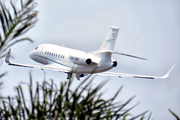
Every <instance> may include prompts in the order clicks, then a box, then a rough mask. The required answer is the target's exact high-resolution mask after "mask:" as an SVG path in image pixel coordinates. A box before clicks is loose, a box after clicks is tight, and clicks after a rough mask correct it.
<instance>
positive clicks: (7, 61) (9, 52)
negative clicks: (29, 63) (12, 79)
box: [5, 49, 11, 63]
mask: <svg viewBox="0 0 180 120" xmlns="http://www.w3.org/2000/svg"><path fill="white" fill-rule="evenodd" d="M10 54H11V49H9V51H8V53H7V55H6V59H5V62H6V63H10V61H9V57H10Z"/></svg>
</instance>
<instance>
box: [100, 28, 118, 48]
mask: <svg viewBox="0 0 180 120" xmlns="http://www.w3.org/2000/svg"><path fill="white" fill-rule="evenodd" d="M111 29H112V32H111V33H110V35H109V36H108V37H107V39H106V40H105V41H104V43H103V44H102V46H101V47H100V49H99V51H101V50H113V49H114V45H115V42H116V38H117V35H118V31H119V28H118V27H114V26H112V27H111Z"/></svg>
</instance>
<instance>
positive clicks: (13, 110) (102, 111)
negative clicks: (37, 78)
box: [0, 75, 151, 120]
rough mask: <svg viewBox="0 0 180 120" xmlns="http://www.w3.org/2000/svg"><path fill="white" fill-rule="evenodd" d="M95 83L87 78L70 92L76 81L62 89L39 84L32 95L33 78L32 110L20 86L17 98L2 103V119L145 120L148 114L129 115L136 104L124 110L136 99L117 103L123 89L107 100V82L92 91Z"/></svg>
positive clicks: (70, 82) (17, 88)
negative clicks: (138, 119) (104, 87)
mask: <svg viewBox="0 0 180 120" xmlns="http://www.w3.org/2000/svg"><path fill="white" fill-rule="evenodd" d="M93 79H94V78H90V76H88V77H87V78H86V79H85V80H83V81H82V82H81V83H80V84H79V85H78V86H77V87H76V88H75V89H74V90H72V89H71V85H72V83H73V78H71V79H70V80H69V81H65V82H61V84H60V87H59V88H58V87H57V85H56V84H55V83H54V82H53V80H51V83H48V82H47V81H43V83H42V85H40V84H39V83H37V86H36V91H35V93H33V90H32V89H33V87H32V77H31V75H30V84H28V88H29V94H30V100H31V104H30V107H29V108H28V107H27V104H26V101H25V98H24V93H23V90H22V86H21V85H19V86H18V87H16V90H17V95H16V96H15V97H14V98H11V97H8V98H7V100H5V99H3V100H2V103H3V105H0V106H1V108H0V117H1V118H3V119H9V118H11V119H41V120H45V119H50V120H52V119H55V120H57V119H58V120H66V119H68V120H104V119H106V120H112V119H118V120H122V119H123V120H125V119H126V118H128V119H131V120H133V119H136V118H139V117H140V119H144V118H145V114H146V113H147V112H148V111H145V112H143V113H141V114H139V115H136V116H134V117H132V115H131V114H130V113H129V111H130V110H132V109H133V108H134V107H136V106H137V104H136V105H134V106H132V107H131V108H128V109H127V108H125V107H126V106H127V105H128V104H129V103H130V102H131V101H132V99H133V98H134V97H132V98H130V99H129V100H127V101H126V102H124V103H120V102H117V103H115V102H114V100H115V98H116V97H117V95H118V94H119V92H120V91H121V90H122V87H120V88H119V89H118V91H117V92H116V93H115V94H114V96H112V97H111V98H110V99H108V100H105V99H103V98H102V93H99V90H100V89H101V88H102V87H103V86H104V85H105V84H106V83H107V81H103V82H101V83H100V84H99V85H97V86H96V87H92V81H93ZM12 103H13V104H12ZM150 115H151V114H150ZM149 118H150V116H149V117H148V119H149Z"/></svg>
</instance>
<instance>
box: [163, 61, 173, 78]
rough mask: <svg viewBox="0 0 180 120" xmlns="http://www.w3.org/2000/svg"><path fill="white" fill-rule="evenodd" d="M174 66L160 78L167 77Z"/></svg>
mask: <svg viewBox="0 0 180 120" xmlns="http://www.w3.org/2000/svg"><path fill="white" fill-rule="evenodd" d="M175 66H176V64H174V65H173V66H172V67H171V69H170V70H169V71H168V72H167V73H166V75H164V76H162V77H161V78H167V77H169V74H170V73H171V71H172V70H173V69H174V67H175Z"/></svg>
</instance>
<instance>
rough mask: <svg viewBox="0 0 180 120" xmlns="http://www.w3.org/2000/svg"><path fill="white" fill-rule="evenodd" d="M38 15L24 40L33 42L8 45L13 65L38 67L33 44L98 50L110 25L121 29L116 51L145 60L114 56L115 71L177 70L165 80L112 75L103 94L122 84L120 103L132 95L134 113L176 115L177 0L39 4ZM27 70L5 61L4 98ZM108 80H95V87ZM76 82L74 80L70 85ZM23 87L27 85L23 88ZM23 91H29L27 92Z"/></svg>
mask: <svg viewBox="0 0 180 120" xmlns="http://www.w3.org/2000/svg"><path fill="white" fill-rule="evenodd" d="M37 10H38V11H39V15H38V19H39V21H38V22H37V24H36V26H35V27H34V28H33V29H31V30H30V31H29V32H28V33H27V34H25V35H24V36H28V37H30V38H32V39H33V40H34V41H35V43H33V44H29V43H27V42H24V43H20V44H18V45H15V46H14V47H12V55H13V56H14V57H15V59H12V60H11V61H13V62H16V63H28V64H38V63H35V62H34V61H32V60H31V59H30V58H29V53H30V52H31V50H33V49H34V48H35V47H36V46H37V45H39V44H44V43H51V44H57V45H63V44H64V45H65V46H66V47H70V48H74V49H78V50H82V51H95V50H98V49H99V47H100V46H101V44H102V43H103V41H104V40H105V38H106V37H107V36H108V34H109V33H110V31H111V29H110V26H117V27H119V28H120V30H119V34H118V38H117V41H116V45H115V48H114V50H115V51H117V52H124V53H128V54H132V55H136V56H140V57H145V58H147V59H148V60H146V61H144V60H139V59H134V58H130V57H126V56H120V55H113V58H114V59H116V60H117V61H118V67H117V68H114V69H113V70H112V71H114V72H122V73H131V74H141V75H154V76H162V75H164V74H165V73H166V72H167V71H168V70H169V69H170V68H171V67H172V66H173V65H174V64H176V67H175V68H174V70H173V71H172V73H171V74H170V76H169V78H167V79H156V80H152V81H151V80H143V79H134V78H121V79H120V78H117V77H112V78H111V80H110V81H109V82H108V83H107V84H106V86H105V87H104V88H103V90H102V91H105V93H106V94H105V95H104V98H108V97H109V96H112V93H115V91H116V90H117V89H118V88H119V87H120V86H122V85H123V86H124V87H123V89H122V91H121V93H120V95H119V96H118V98H117V100H118V101H125V100H127V99H128V98H130V97H132V96H134V95H136V98H135V99H134V100H133V102H132V103H131V104H130V105H134V104H136V103H137V102H140V103H141V104H140V105H139V106H137V107H136V108H135V109H134V110H132V114H133V115H137V114H138V113H141V112H143V111H145V110H150V111H153V114H152V119H158V120H161V119H173V116H172V115H171V114H170V113H169V111H168V108H171V109H172V110H173V111H174V112H175V113H177V114H179V113H180V102H179V101H180V92H179V91H180V87H179V84H180V80H179V79H180V77H179V72H180V67H179V65H180V64H179V63H180V34H179V33H180V22H179V21H180V14H179V12H180V2H179V0H171V1H169V0H159V1H156V0H146V1H143V0H111V1H110V0H99V1H94V0H91V1H87V0H72V1H67V0H53V1H50V0H38V7H37ZM29 70H30V69H27V68H18V67H11V66H8V65H7V64H5V63H3V65H2V66H1V71H0V72H3V71H8V72H9V74H8V75H7V76H6V77H4V78H3V82H4V85H3V89H2V90H1V91H2V92H1V93H2V95H4V96H6V95H11V96H13V95H15V93H16V92H15V91H14V87H15V86H17V85H18V84H19V82H20V81H24V82H26V81H27V82H29V79H28V78H29V77H28V74H29ZM32 73H33V80H34V85H35V83H36V82H37V81H38V82H41V81H42V80H43V78H44V72H43V71H41V70H36V69H33V70H32ZM46 78H47V79H49V78H53V79H54V81H55V82H56V83H57V84H59V82H60V81H66V74H64V73H59V72H54V71H46ZM105 78H106V77H103V76H102V77H101V76H98V77H96V78H95V80H94V84H95V83H99V82H101V81H103V80H104V79H105ZM78 83H79V81H74V86H75V85H77V84H78ZM24 89H25V85H24ZM25 92H27V93H28V91H27V90H26V89H25Z"/></svg>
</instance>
